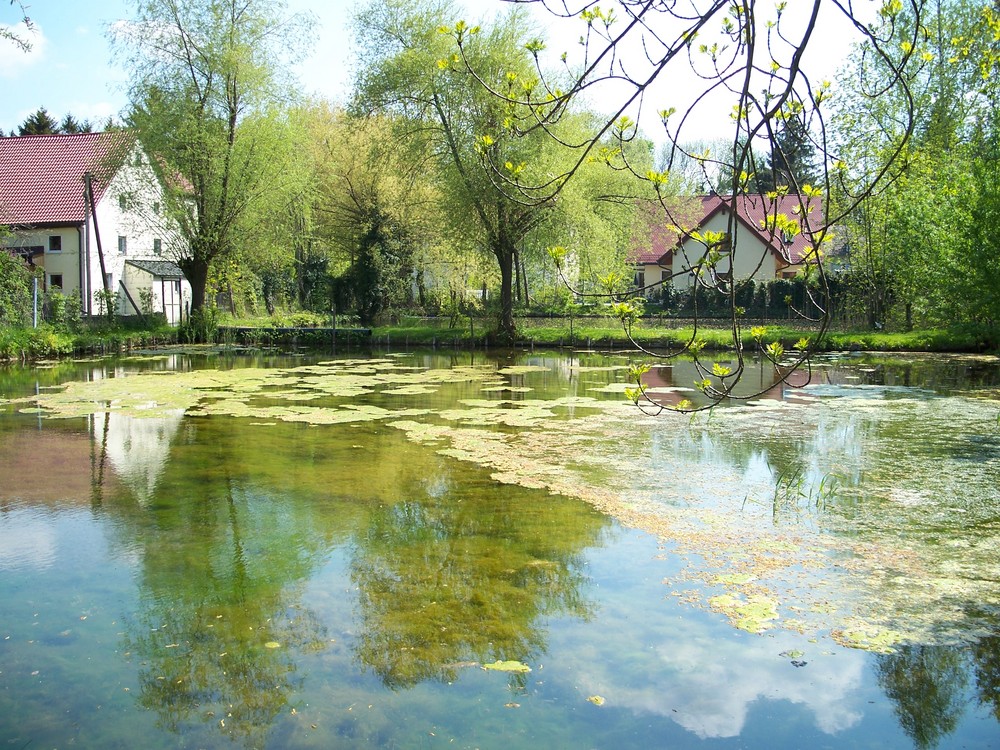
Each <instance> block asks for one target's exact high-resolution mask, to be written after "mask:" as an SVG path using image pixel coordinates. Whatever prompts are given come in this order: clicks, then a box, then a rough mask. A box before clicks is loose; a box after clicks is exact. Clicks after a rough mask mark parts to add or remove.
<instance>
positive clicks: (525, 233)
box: [354, 0, 573, 341]
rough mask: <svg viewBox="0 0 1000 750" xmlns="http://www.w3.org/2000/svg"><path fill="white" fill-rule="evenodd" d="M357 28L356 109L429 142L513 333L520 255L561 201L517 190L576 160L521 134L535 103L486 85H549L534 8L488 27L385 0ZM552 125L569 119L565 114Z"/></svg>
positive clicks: (458, 227) (450, 12)
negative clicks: (486, 259) (516, 128)
mask: <svg viewBox="0 0 1000 750" xmlns="http://www.w3.org/2000/svg"><path fill="white" fill-rule="evenodd" d="M357 28H358V32H359V37H360V42H361V45H360V49H361V63H362V65H361V74H360V77H359V80H358V83H357V93H356V99H355V102H354V109H355V110H357V111H358V112H363V113H369V112H379V113H382V114H388V115H393V116H395V117H397V118H398V121H399V122H401V123H402V124H403V129H402V135H401V137H407V138H418V139H422V140H424V141H426V142H427V143H428V144H429V147H430V148H431V151H432V153H433V155H434V159H435V161H436V165H437V168H438V169H437V174H438V175H439V177H440V189H441V193H442V195H443V198H444V202H445V205H446V207H447V209H446V210H447V215H448V217H449V221H450V222H451V224H452V226H451V231H452V233H453V235H454V236H455V237H457V238H460V239H461V240H463V241H465V242H467V243H469V244H472V245H474V246H476V247H478V248H479V249H480V250H481V251H482V252H483V253H486V254H489V255H490V256H492V258H493V259H494V260H495V262H496V266H495V267H496V269H497V270H498V272H499V287H500V295H499V296H500V300H499V313H498V321H497V322H498V334H499V336H500V338H501V339H505V340H508V341H509V340H513V338H514V337H515V334H516V332H515V323H514V279H515V268H516V261H517V259H518V257H519V254H520V253H521V252H522V250H523V248H524V247H525V244H526V242H527V241H528V239H529V238H530V237H531V235H532V234H533V233H534V232H536V231H538V230H539V229H540V228H541V227H542V226H543V224H544V223H545V222H546V220H547V218H548V217H549V214H550V213H551V212H552V211H553V209H554V208H555V206H556V201H555V200H554V199H551V200H524V199H523V197H522V196H521V195H520V194H519V193H518V191H516V190H514V189H512V188H514V187H516V186H518V185H528V184H531V183H534V182H541V183H543V184H544V183H548V182H549V180H550V179H551V178H552V175H554V174H559V173H562V172H565V171H566V170H567V167H568V161H567V159H572V158H573V155H572V154H571V153H570V154H569V155H568V156H566V152H564V151H563V150H562V149H561V148H560V147H559V145H558V144H556V143H555V142H553V141H551V140H550V139H549V138H548V137H547V135H546V134H545V133H544V132H541V131H539V132H537V133H535V134H533V135H528V136H524V135H521V134H514V133H512V132H511V128H510V123H511V122H512V121H514V120H517V119H522V118H524V117H526V116H528V109H529V105H523V104H519V103H517V102H515V101H514V99H513V98H508V99H506V100H505V99H500V98H498V97H495V96H493V95H492V94H491V93H490V91H489V90H487V89H484V88H483V87H482V86H481V85H480V82H481V81H488V82H489V84H490V86H491V87H494V88H501V89H503V90H504V91H509V92H510V91H517V92H519V95H520V94H523V93H527V94H531V92H532V91H533V90H534V89H535V88H536V87H539V86H541V85H542V84H541V82H540V79H539V75H538V71H537V70H536V68H535V60H534V57H533V55H532V53H531V52H530V50H529V46H530V42H531V40H532V39H534V38H535V34H534V32H533V30H532V28H531V26H530V24H529V19H528V15H527V14H526V13H525V12H524V11H523V9H520V8H516V7H515V8H512V9H511V10H510V11H509V12H508V13H506V14H504V15H501V16H499V17H498V18H497V20H496V21H495V22H493V23H492V24H489V25H485V26H482V27H467V26H466V25H465V24H464V23H459V24H458V25H457V26H455V10H454V7H453V5H452V4H451V3H447V2H443V1H442V0H427V1H426V2H422V3H409V2H405V1H404V0H378V1H377V2H375V3H373V4H371V5H369V6H368V7H367V8H366V9H365V10H364V11H363V12H362V13H360V14H359V16H358V23H357ZM472 32H475V33H472ZM451 34H458V35H460V36H461V37H462V38H463V40H464V41H465V43H464V45H463V54H464V60H465V61H467V62H469V63H470V64H471V65H472V66H473V67H474V69H475V71H476V76H475V77H474V76H471V75H469V71H468V69H467V68H466V67H465V65H464V63H463V61H462V59H461V58H460V57H459V56H458V55H457V54H456V53H455V50H454V48H453V44H454V43H453V40H452V39H451ZM477 77H478V80H477ZM562 114H565V112H564V113H562ZM552 127H553V130H558V129H560V128H563V127H565V123H564V122H563V121H562V118H561V117H560V122H559V123H555V122H553V123H552ZM560 159H561V160H562V161H561V163H559V162H560Z"/></svg>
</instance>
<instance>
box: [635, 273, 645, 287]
mask: <svg viewBox="0 0 1000 750" xmlns="http://www.w3.org/2000/svg"><path fill="white" fill-rule="evenodd" d="M635 286H636V289H642V288H643V287H644V286H646V272H645V271H636V272H635Z"/></svg>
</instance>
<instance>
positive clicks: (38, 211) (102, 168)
mask: <svg viewBox="0 0 1000 750" xmlns="http://www.w3.org/2000/svg"><path fill="white" fill-rule="evenodd" d="M133 143H134V137H133V136H132V134H131V133H129V132H128V131H122V130H116V131H109V132H106V133H75V134H72V135H25V136H19V137H10V138H0V224H9V225H30V224H81V223H83V222H84V220H85V218H86V203H85V202H84V182H83V176H84V173H86V172H90V173H91V174H92V175H93V181H92V184H93V189H94V200H95V201H96V202H100V200H101V197H102V196H103V195H104V192H105V191H106V190H107V188H108V184H109V183H110V181H111V177H112V176H113V175H114V174H115V172H117V170H118V168H119V167H120V166H121V164H122V159H123V158H124V156H125V154H126V153H127V150H128V149H129V148H130V147H131V145H132V144H133Z"/></svg>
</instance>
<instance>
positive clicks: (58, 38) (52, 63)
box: [0, 0, 354, 133]
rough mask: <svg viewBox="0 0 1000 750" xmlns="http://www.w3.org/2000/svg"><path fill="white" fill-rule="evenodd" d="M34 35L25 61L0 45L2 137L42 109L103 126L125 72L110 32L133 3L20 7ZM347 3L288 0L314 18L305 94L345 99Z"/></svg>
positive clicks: (31, 0)
mask: <svg viewBox="0 0 1000 750" xmlns="http://www.w3.org/2000/svg"><path fill="white" fill-rule="evenodd" d="M25 5H26V7H27V10H28V15H29V16H30V17H31V19H32V21H33V22H34V24H35V26H36V27H37V33H36V34H35V35H34V36H32V37H31V39H32V40H33V48H32V50H31V52H30V53H28V54H24V53H23V52H21V51H19V50H17V49H16V48H15V47H14V46H13V45H11V44H7V43H0V129H2V130H3V131H4V133H10V131H11V130H12V129H14V128H16V127H17V126H18V125H20V124H21V123H22V122H23V121H24V118H25V117H27V116H28V115H29V114H31V113H32V112H34V111H35V110H37V109H38V108H39V107H45V108H46V109H47V110H48V112H49V114H50V115H52V117H54V118H56V119H62V117H63V116H64V115H66V114H67V113H71V114H72V115H73V116H74V117H76V118H77V119H78V120H91V121H92V122H94V123H96V124H101V123H103V122H104V121H105V120H106V119H107V118H108V117H111V116H117V115H118V114H119V113H120V112H121V111H122V110H123V109H124V107H125V105H126V94H125V84H126V82H127V79H128V76H127V74H126V71H125V70H123V69H122V68H120V67H118V66H116V65H115V64H114V61H113V60H112V58H111V54H112V52H111V45H110V43H109V40H108V33H107V32H108V28H109V26H110V25H111V24H113V23H114V22H115V21H119V20H122V19H127V18H130V17H131V16H132V14H133V3H132V2H131V1H130V0H25ZM353 5H354V3H353V2H351V1H350V0H326V1H325V2H324V1H323V0H315V1H312V2H310V1H309V0H293V1H292V2H289V3H288V6H289V9H290V10H296V11H298V10H306V11H309V12H311V13H312V14H313V15H314V16H315V17H316V20H317V23H318V33H317V44H316V46H315V48H314V50H313V53H312V55H310V57H309V59H308V60H307V61H306V62H305V63H304V64H303V65H302V68H301V70H300V71H299V79H300V81H301V82H302V84H303V86H304V88H305V90H307V91H310V92H313V93H316V94H319V95H322V96H325V97H327V98H330V99H337V98H340V97H342V96H343V95H344V93H345V91H346V88H345V85H344V84H345V81H346V78H347V77H346V76H345V74H344V72H343V71H344V70H345V68H346V66H347V65H348V64H349V59H350V44H349V39H350V36H349V32H348V23H349V19H350V17H351V13H352V8H353ZM15 16H16V13H15V8H14V7H11V6H10V4H9V2H8V1H7V0H0V24H3V25H5V26H10V25H11V24H12V23H13V22H14V20H16V18H15Z"/></svg>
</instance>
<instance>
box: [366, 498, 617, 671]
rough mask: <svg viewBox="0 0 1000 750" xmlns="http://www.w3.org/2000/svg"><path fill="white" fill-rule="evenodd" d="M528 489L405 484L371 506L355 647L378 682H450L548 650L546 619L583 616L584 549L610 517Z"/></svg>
mask: <svg viewBox="0 0 1000 750" xmlns="http://www.w3.org/2000/svg"><path fill="white" fill-rule="evenodd" d="M535 495H536V493H516V492H510V491H504V492H493V491H491V490H490V488H489V487H488V486H482V485H480V486H478V487H472V488H470V487H468V486H466V487H463V489H462V490H461V491H460V494H459V495H458V496H454V495H453V496H451V497H445V496H441V495H439V494H437V493H427V492H420V489H419V488H408V493H407V496H409V497H411V498H412V499H410V500H400V501H399V502H397V503H394V504H391V505H386V506H383V507H380V508H379V509H378V510H377V511H375V512H373V513H372V515H371V518H370V520H369V523H368V526H367V528H366V529H364V530H363V531H362V532H361V533H360V534H359V535H358V537H357V538H356V544H355V547H354V553H353V555H352V560H351V566H350V569H351V580H352V581H353V582H354V583H355V585H356V586H357V588H358V618H359V625H360V630H359V638H358V642H357V645H356V647H355V653H356V654H357V656H358V658H359V659H360V660H361V662H362V663H363V664H364V665H365V666H366V667H368V668H369V669H371V670H373V671H374V672H375V673H376V674H377V675H378V676H379V677H380V678H381V679H382V681H383V683H384V684H385V685H386V686H387V687H390V688H392V689H399V688H408V687H412V686H413V685H415V684H417V683H419V682H420V681H422V680H427V679H433V680H442V681H446V682H451V681H454V680H455V679H457V677H458V673H459V671H460V670H461V669H463V668H466V667H469V666H477V665H478V664H479V663H485V662H493V661H496V660H501V661H507V660H514V661H521V662H529V663H533V662H536V661H537V659H538V658H539V657H540V656H541V654H543V653H544V652H545V649H546V638H545V627H544V618H546V617H555V616H560V615H562V616H571V617H577V618H581V619H584V620H586V619H588V618H589V616H590V614H591V605H590V604H589V603H588V602H587V601H586V599H585V597H584V595H583V590H584V586H585V583H586V576H585V575H584V574H583V573H582V564H583V554H582V550H583V548H585V547H587V546H590V545H593V544H594V543H595V542H596V541H597V539H598V537H599V534H600V531H601V529H602V528H603V527H604V526H605V525H606V523H607V521H606V519H604V518H602V517H601V516H599V515H598V514H597V513H580V509H579V506H578V505H577V504H576V503H572V502H568V501H565V500H561V499H558V498H545V499H544V500H542V499H541V498H537V497H536V496H535ZM521 679H523V678H522V677H520V676H515V677H513V678H512V685H513V686H515V687H516V686H517V684H518V680H521Z"/></svg>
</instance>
